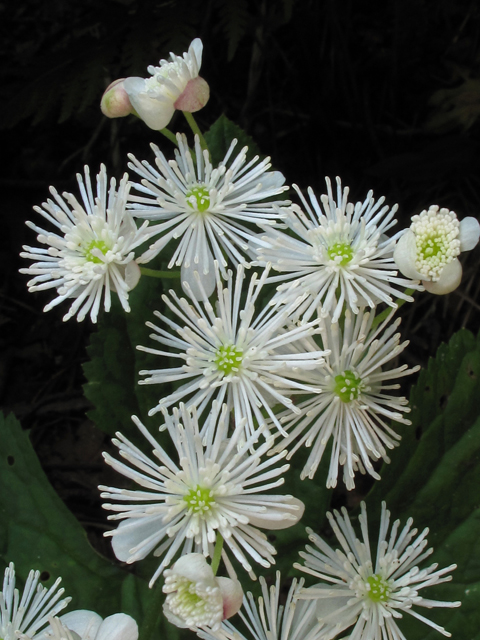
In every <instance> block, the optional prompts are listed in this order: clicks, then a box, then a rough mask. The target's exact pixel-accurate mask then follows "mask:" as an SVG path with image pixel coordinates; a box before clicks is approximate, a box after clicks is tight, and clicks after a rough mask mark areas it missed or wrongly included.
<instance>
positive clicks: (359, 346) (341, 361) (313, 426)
mask: <svg viewBox="0 0 480 640" xmlns="http://www.w3.org/2000/svg"><path fill="white" fill-rule="evenodd" d="M392 313H393V312H392ZM373 320H374V314H373V313H365V312H364V310H361V311H360V312H359V313H358V315H356V316H354V315H353V314H351V312H350V311H346V312H345V322H344V327H343V330H342V328H341V327H340V326H339V323H332V322H331V321H330V317H329V316H327V317H326V318H322V319H321V323H320V335H321V340H322V344H323V347H324V348H325V349H327V350H328V353H327V355H326V356H325V363H324V364H323V365H320V366H319V367H318V368H317V369H316V370H315V371H313V372H312V373H311V374H309V381H310V382H311V383H312V384H314V385H315V386H317V387H319V388H320V389H321V393H320V394H319V395H316V396H314V397H313V398H310V399H307V400H305V401H303V402H301V403H299V405H298V409H299V410H300V411H301V413H300V415H298V416H295V415H292V414H286V413H284V414H283V415H281V416H280V420H281V424H282V427H283V428H284V429H285V430H286V431H287V432H288V436H287V437H286V438H281V437H279V438H278V442H277V444H276V445H275V447H274V449H273V450H274V451H275V452H278V451H283V450H284V449H287V448H288V449H289V448H290V447H292V448H291V449H290V451H289V454H288V456H287V458H291V456H292V455H293V454H294V453H295V452H296V451H297V450H298V449H299V448H300V447H301V446H302V445H305V446H307V447H312V451H311V453H310V455H309V457H308V460H307V463H306V465H305V467H304V469H303V471H302V474H301V478H302V479H304V478H306V477H307V476H308V477H309V478H313V477H314V475H315V472H316V470H317V468H318V465H319V464H320V461H321V459H322V456H323V454H324V451H325V447H326V446H327V443H328V441H329V440H330V438H332V440H333V444H332V454H331V461H330V468H329V473H328V479H327V487H335V486H336V484H337V476H338V467H339V465H340V466H343V479H344V482H345V484H346V486H347V488H348V489H353V487H354V486H355V483H354V476H355V471H357V470H359V471H361V472H362V473H365V471H366V472H367V473H369V474H370V475H371V476H373V477H374V478H376V479H380V476H379V475H378V473H377V472H376V471H375V470H374V468H373V466H372V463H371V460H378V459H379V458H383V460H385V462H389V458H388V456H387V449H393V447H395V446H397V445H398V441H399V440H400V436H399V435H397V434H396V433H395V431H394V430H393V429H392V428H391V427H390V426H389V421H390V420H394V421H396V422H400V423H402V424H411V423H410V421H409V420H407V419H406V418H405V417H404V415H403V414H405V413H407V412H409V411H410V408H409V407H408V402H407V399H406V398H403V397H397V396H394V395H392V394H391V390H393V389H398V388H399V386H400V385H399V384H397V383H394V384H392V382H394V381H395V380H398V379H399V378H401V377H403V376H406V375H409V374H411V373H414V372H415V371H417V370H418V368H419V367H414V368H412V369H408V367H407V366H406V365H402V366H400V367H396V368H393V369H384V367H385V365H387V364H388V363H389V362H390V361H391V360H393V359H394V358H396V357H397V356H398V355H399V354H400V353H401V352H402V351H403V350H404V349H405V347H406V346H407V345H408V341H406V342H403V343H400V334H399V333H395V332H396V330H397V328H398V326H399V324H400V320H397V321H396V322H394V323H392V324H390V317H389V318H387V319H386V320H385V321H384V322H383V323H382V324H381V325H380V326H379V327H377V328H376V329H372V323H373Z"/></svg>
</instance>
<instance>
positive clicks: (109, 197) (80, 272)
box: [20, 165, 149, 322]
mask: <svg viewBox="0 0 480 640" xmlns="http://www.w3.org/2000/svg"><path fill="white" fill-rule="evenodd" d="M77 180H78V184H79V188H80V193H81V196H82V203H80V202H79V201H78V200H77V199H76V197H75V196H74V195H72V194H70V193H64V194H63V197H62V196H60V195H59V194H58V193H57V191H56V190H55V189H54V188H53V187H51V188H50V192H51V194H52V196H53V198H54V200H48V201H47V202H45V203H43V208H41V207H34V209H35V211H37V212H38V213H40V214H41V215H42V216H43V217H44V218H45V219H46V220H47V221H48V222H49V223H51V224H52V225H53V226H54V227H56V232H51V231H46V230H45V229H42V228H41V227H38V226H37V225H35V224H33V223H32V222H27V225H28V226H29V227H30V228H31V229H33V230H34V231H35V232H36V233H38V236H37V240H38V242H40V243H41V244H43V245H47V246H48V248H47V249H41V248H35V247H29V246H24V247H23V248H24V249H25V252H24V253H21V254H20V255H21V256H22V258H28V259H30V260H36V261H37V262H35V263H34V264H32V265H31V266H30V267H29V268H28V269H20V271H21V273H27V274H29V275H32V276H34V278H33V279H32V280H30V281H29V283H28V288H29V291H44V290H47V289H56V290H57V296H56V297H55V298H54V299H53V300H52V301H51V302H50V303H49V304H47V306H46V307H45V308H44V311H50V309H52V308H53V307H56V306H57V305H58V304H60V303H62V302H63V301H64V300H67V299H73V303H72V305H71V307H70V309H69V311H68V313H67V314H66V315H65V316H64V318H63V319H64V320H68V319H69V318H72V317H73V316H75V315H76V316H77V320H78V321H79V322H80V321H82V320H83V319H84V318H85V316H86V315H87V314H88V313H90V318H91V320H92V322H96V321H97V316H98V312H99V309H100V305H101V303H102V298H103V306H104V308H105V311H109V310H110V306H111V293H112V291H113V292H114V293H116V294H117V295H118V298H119V300H120V302H121V304H122V307H123V308H124V309H125V311H130V307H129V304H128V292H129V291H130V290H131V289H133V287H135V285H136V284H137V282H138V279H139V277H140V269H139V267H138V265H137V263H136V262H135V260H134V258H135V255H134V249H135V248H136V247H138V246H139V245H140V244H142V243H143V242H145V241H146V240H147V238H148V237H149V236H148V231H147V229H146V227H147V225H148V222H145V223H144V224H143V226H142V227H141V228H140V229H137V226H136V224H135V221H134V219H133V217H132V214H131V213H130V212H129V211H127V210H126V208H125V206H126V200H127V196H128V192H129V189H130V186H129V183H128V176H127V175H126V174H125V176H124V177H123V179H122V181H121V182H120V184H119V188H118V190H116V189H115V184H116V183H115V180H114V179H112V180H111V182H110V187H109V186H108V181H107V174H106V170H105V166H104V165H102V166H101V169H100V173H99V174H98V175H97V193H96V195H94V193H93V191H92V185H91V181H90V171H89V169H88V167H85V180H84V179H83V177H82V176H81V175H80V174H77Z"/></svg>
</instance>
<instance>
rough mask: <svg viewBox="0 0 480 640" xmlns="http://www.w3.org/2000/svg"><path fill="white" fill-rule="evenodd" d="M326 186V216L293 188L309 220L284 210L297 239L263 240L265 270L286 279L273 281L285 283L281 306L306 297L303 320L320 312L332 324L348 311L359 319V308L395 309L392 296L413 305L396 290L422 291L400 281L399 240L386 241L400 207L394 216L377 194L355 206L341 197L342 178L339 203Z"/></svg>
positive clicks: (276, 234) (271, 233)
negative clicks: (380, 306)
mask: <svg viewBox="0 0 480 640" xmlns="http://www.w3.org/2000/svg"><path fill="white" fill-rule="evenodd" d="M326 183H327V191H328V195H322V196H321V198H320V200H321V202H322V205H323V210H322V207H321V206H320V204H319V202H318V200H317V198H316V197H315V195H314V193H313V191H312V189H310V188H309V189H308V195H309V198H310V203H311V206H310V204H309V203H308V202H307V200H306V199H305V198H304V196H303V194H302V193H301V191H300V189H299V188H298V187H297V186H296V185H294V188H295V189H296V190H297V192H298V195H299V196H300V199H301V201H302V204H303V206H304V208H305V210H306V211H307V213H308V215H306V214H305V213H304V212H303V211H302V210H301V209H300V207H298V206H296V205H293V206H292V207H290V208H285V209H282V213H283V214H285V216H286V218H285V225H286V227H287V229H289V230H290V231H292V232H293V234H294V235H293V236H292V235H286V234H285V233H282V231H280V230H279V229H277V228H268V229H266V233H267V235H266V236H264V237H263V238H262V240H264V242H265V245H266V247H265V248H262V247H260V248H259V249H258V250H257V251H258V254H259V257H260V263H261V264H265V263H268V262H270V263H271V264H272V267H273V269H274V270H276V271H279V272H281V274H282V275H279V276H275V277H272V278H270V280H269V281H270V282H281V283H282V284H280V285H279V286H278V288H277V291H278V293H277V298H278V300H279V301H281V302H282V303H287V302H290V301H292V300H294V299H295V298H296V297H298V296H299V295H304V296H305V301H304V302H303V304H302V305H301V306H300V307H299V309H298V311H297V313H298V314H300V313H302V314H303V317H304V318H305V319H306V320H308V319H309V318H310V317H311V316H312V315H313V314H314V313H315V312H316V310H317V308H318V307H320V306H321V307H322V310H323V312H324V313H330V315H331V316H332V322H337V321H338V319H339V317H340V315H341V313H342V310H343V309H344V308H347V309H350V310H351V311H353V313H358V310H359V308H361V307H364V306H367V305H368V306H369V307H371V308H373V307H375V306H376V305H377V304H378V303H379V302H385V303H386V304H387V305H389V306H391V307H396V306H397V305H396V303H395V301H394V300H393V299H392V295H393V296H395V297H396V298H401V299H402V300H407V301H409V302H411V301H412V300H413V298H412V297H411V296H409V295H407V294H405V293H404V292H403V291H401V290H398V289H397V288H395V287H394V286H392V285H397V286H400V287H401V288H405V287H410V288H418V285H417V284H415V283H413V282H411V281H410V280H405V279H403V278H397V271H396V265H395V262H394V260H393V250H394V247H395V240H394V238H388V237H387V236H386V235H385V234H386V232H387V231H388V230H389V229H391V227H393V225H394V224H395V223H396V220H394V219H393V217H394V215H395V212H396V210H397V205H395V206H394V207H392V209H391V210H389V207H388V206H386V205H385V206H383V207H382V205H383V203H384V201H385V198H383V197H382V198H380V200H378V202H376V203H375V200H374V199H373V197H372V193H373V192H372V191H369V192H368V194H367V197H366V199H365V201H364V202H363V203H361V202H357V203H356V204H355V205H354V204H353V203H351V202H348V201H347V198H348V191H349V190H348V187H346V188H345V189H344V190H343V191H342V186H341V182H340V178H337V201H335V200H334V197H333V194H332V188H331V184H330V180H329V179H328V178H326ZM337 298H338V299H337Z"/></svg>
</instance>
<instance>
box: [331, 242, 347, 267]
mask: <svg viewBox="0 0 480 640" xmlns="http://www.w3.org/2000/svg"><path fill="white" fill-rule="evenodd" d="M327 253H328V257H329V258H330V260H335V262H336V263H337V264H338V265H340V266H341V267H344V266H345V265H347V264H348V263H349V262H350V260H351V259H352V258H353V249H352V247H351V246H350V244H349V243H348V242H335V244H332V245H331V246H330V247H328V250H327Z"/></svg>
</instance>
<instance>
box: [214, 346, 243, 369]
mask: <svg viewBox="0 0 480 640" xmlns="http://www.w3.org/2000/svg"><path fill="white" fill-rule="evenodd" d="M242 358H243V349H240V348H238V347H236V346H235V345H234V344H230V345H228V344H224V345H222V346H221V347H219V348H218V349H217V352H216V354H215V360H214V362H215V364H216V365H217V369H219V370H220V371H223V373H224V374H225V375H228V374H229V373H237V372H238V370H239V369H240V366H241V364H242Z"/></svg>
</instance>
